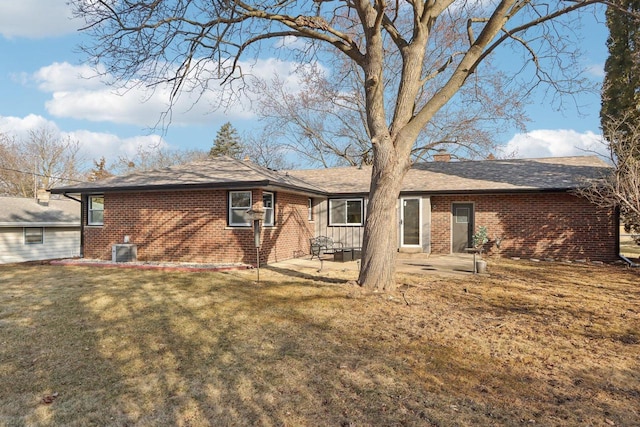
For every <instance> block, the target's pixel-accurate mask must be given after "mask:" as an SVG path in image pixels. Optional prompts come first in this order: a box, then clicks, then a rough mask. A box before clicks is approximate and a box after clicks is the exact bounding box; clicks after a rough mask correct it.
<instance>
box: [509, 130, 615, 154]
mask: <svg viewBox="0 0 640 427" xmlns="http://www.w3.org/2000/svg"><path fill="white" fill-rule="evenodd" d="M500 154H501V156H513V157H517V158H540V157H564V156H585V155H594V154H596V155H602V156H607V154H608V152H607V147H606V145H605V143H604V142H603V139H602V135H599V134H596V133H593V132H591V131H587V132H584V133H579V132H576V131H575V130H571V129H539V130H534V131H531V132H528V133H525V134H522V133H519V134H516V135H515V136H514V137H513V138H511V140H510V141H509V142H507V143H506V144H505V145H504V146H503V147H502V150H501V153H500Z"/></svg>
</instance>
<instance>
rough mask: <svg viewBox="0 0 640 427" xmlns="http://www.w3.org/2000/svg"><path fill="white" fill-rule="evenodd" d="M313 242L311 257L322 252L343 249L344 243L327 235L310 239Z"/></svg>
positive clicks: (330, 252) (329, 252)
mask: <svg viewBox="0 0 640 427" xmlns="http://www.w3.org/2000/svg"><path fill="white" fill-rule="evenodd" d="M309 242H310V244H311V259H313V257H314V256H315V257H318V259H320V255H322V254H333V253H335V251H336V250H339V249H342V248H343V244H342V243H341V242H334V241H333V239H332V238H330V237H327V236H318V237H314V238H312V239H309Z"/></svg>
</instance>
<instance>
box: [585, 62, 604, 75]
mask: <svg viewBox="0 0 640 427" xmlns="http://www.w3.org/2000/svg"><path fill="white" fill-rule="evenodd" d="M586 72H587V74H588V75H590V76H591V77H596V78H598V79H603V78H604V76H605V73H604V63H599V64H589V65H588V66H587V69H586Z"/></svg>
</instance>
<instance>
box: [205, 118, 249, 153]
mask: <svg viewBox="0 0 640 427" xmlns="http://www.w3.org/2000/svg"><path fill="white" fill-rule="evenodd" d="M243 151H244V147H243V146H242V142H241V141H240V137H239V136H238V131H236V129H235V128H234V127H233V125H231V123H230V122H227V123H225V124H223V125H222V126H221V127H220V129H219V130H218V133H217V135H216V139H214V140H213V147H211V150H210V151H209V156H211V157H213V156H229V157H233V158H234V159H241V157H242V153H243Z"/></svg>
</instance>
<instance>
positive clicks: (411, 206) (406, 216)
mask: <svg viewBox="0 0 640 427" xmlns="http://www.w3.org/2000/svg"><path fill="white" fill-rule="evenodd" d="M421 244H422V198H420V197H402V198H401V199H400V246H401V247H412V248H419V247H420V246H421Z"/></svg>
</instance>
